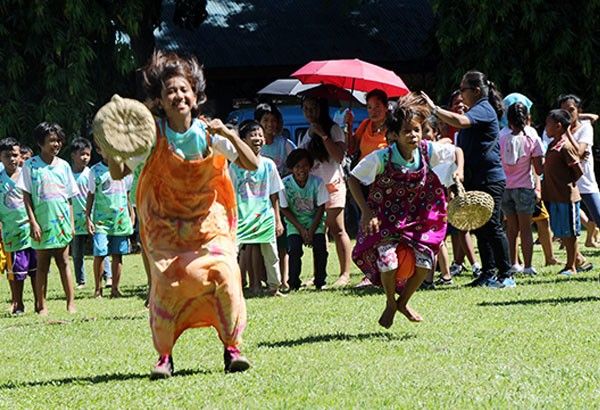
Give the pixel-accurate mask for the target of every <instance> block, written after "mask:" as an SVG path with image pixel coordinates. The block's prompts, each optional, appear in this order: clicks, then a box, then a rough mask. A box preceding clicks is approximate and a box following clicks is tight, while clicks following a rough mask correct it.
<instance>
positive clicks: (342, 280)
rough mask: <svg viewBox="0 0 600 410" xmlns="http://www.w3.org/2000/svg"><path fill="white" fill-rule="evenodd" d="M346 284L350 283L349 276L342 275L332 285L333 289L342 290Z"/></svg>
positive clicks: (346, 274) (347, 274)
mask: <svg viewBox="0 0 600 410" xmlns="http://www.w3.org/2000/svg"><path fill="white" fill-rule="evenodd" d="M348 283H350V274H349V273H342V274H341V275H340V277H339V278H338V279H337V280H336V281H335V283H334V284H333V287H334V288H342V287H344V286H348Z"/></svg>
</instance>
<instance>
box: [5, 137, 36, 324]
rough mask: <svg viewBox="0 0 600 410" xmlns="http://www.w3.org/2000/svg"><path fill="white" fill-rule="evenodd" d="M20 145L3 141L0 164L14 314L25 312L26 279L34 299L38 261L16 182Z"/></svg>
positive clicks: (8, 139)
mask: <svg viewBox="0 0 600 410" xmlns="http://www.w3.org/2000/svg"><path fill="white" fill-rule="evenodd" d="M20 155H21V154H20V152H19V143H18V142H17V141H16V140H15V139H14V138H4V139H3V140H0V161H2V165H4V170H3V171H2V172H0V223H1V225H2V241H3V243H4V247H5V250H6V256H7V268H8V269H7V270H8V280H9V282H10V293H11V303H12V305H11V313H12V314H13V315H18V314H22V313H24V312H25V305H24V304H23V284H24V282H25V278H27V276H29V277H30V279H31V287H32V289H33V294H34V296H35V273H36V270H37V259H36V256H35V251H34V250H33V249H32V248H31V237H30V236H29V229H30V228H29V218H28V217H27V211H26V210H25V203H24V202H23V192H22V191H21V190H20V189H19V188H17V183H16V179H17V178H18V176H19V174H20V173H21V168H20V167H19V166H18V165H19V158H20Z"/></svg>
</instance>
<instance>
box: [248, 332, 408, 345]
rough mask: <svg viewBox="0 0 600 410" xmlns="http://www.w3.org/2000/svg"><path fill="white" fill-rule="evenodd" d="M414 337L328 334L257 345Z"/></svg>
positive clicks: (372, 333)
mask: <svg viewBox="0 0 600 410" xmlns="http://www.w3.org/2000/svg"><path fill="white" fill-rule="evenodd" d="M416 337H417V336H416V335H415V334H414V333H405V334H403V335H395V334H393V333H386V332H371V333H359V334H355V335H352V334H346V333H330V334H326V335H314V336H306V337H301V338H299V339H290V340H281V341H279V342H261V343H259V344H258V347H259V348H260V347H294V346H300V345H304V344H311V343H326V342H335V341H353V340H367V339H384V340H410V339H414V338H416Z"/></svg>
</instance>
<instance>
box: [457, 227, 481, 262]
mask: <svg viewBox="0 0 600 410" xmlns="http://www.w3.org/2000/svg"><path fill="white" fill-rule="evenodd" d="M459 240H460V242H461V243H462V246H463V250H464V252H465V256H466V257H467V259H468V260H469V263H470V264H471V266H473V265H474V264H475V263H476V262H477V260H476V259H475V248H473V240H472V239H471V233H469V232H464V231H461V232H460V233H459Z"/></svg>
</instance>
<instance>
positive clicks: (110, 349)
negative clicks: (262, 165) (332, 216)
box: [0, 245, 600, 408]
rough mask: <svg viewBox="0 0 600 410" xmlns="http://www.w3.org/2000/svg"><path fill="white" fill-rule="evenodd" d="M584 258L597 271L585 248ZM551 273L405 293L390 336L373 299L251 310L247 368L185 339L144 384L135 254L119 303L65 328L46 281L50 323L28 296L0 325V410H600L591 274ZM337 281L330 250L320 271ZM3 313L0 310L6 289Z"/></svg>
mask: <svg viewBox="0 0 600 410" xmlns="http://www.w3.org/2000/svg"><path fill="white" fill-rule="evenodd" d="M584 253H585V254H586V255H587V256H588V257H589V258H590V260H591V261H592V262H593V263H594V264H595V265H596V266H597V268H598V267H600V259H598V257H597V251H595V250H589V249H584ZM310 256H311V255H310V254H308V255H306V256H305V258H306V257H308V258H310ZM558 257H559V258H561V259H562V260H564V258H565V255H564V253H563V252H562V251H558ZM306 262H307V263H306V264H305V266H306V267H308V266H310V262H309V259H307V260H306ZM535 262H536V266H538V267H539V266H541V263H542V256H541V249H539V247H537V246H536V257H535ZM86 264H87V270H88V276H89V272H91V261H90V260H88V261H86ZM558 270H559V269H557V268H556V267H552V268H540V269H538V272H539V275H538V276H537V277H535V278H531V279H529V278H518V286H517V288H515V289H506V290H491V289H470V288H465V287H463V286H462V285H464V284H465V283H466V282H468V281H469V280H470V278H469V277H466V276H463V277H460V278H458V279H457V280H456V284H455V285H453V286H450V287H446V288H443V289H439V288H438V289H437V290H432V291H421V292H417V294H416V295H415V296H414V298H413V300H412V304H411V305H412V306H413V307H414V308H415V309H416V310H417V311H418V312H419V313H421V314H422V315H423V316H424V318H425V321H424V322H423V323H420V324H413V323H410V322H408V321H407V320H405V319H404V318H403V317H401V316H397V317H396V322H395V324H394V326H393V327H392V328H391V329H390V330H389V331H388V330H384V329H383V328H381V327H379V326H378V325H377V319H378V317H379V315H380V313H381V310H382V309H383V307H384V297H383V295H382V294H381V292H380V291H378V290H376V289H366V290H355V289H351V288H350V289H343V290H325V291H322V292H316V291H311V290H304V291H300V292H297V293H294V294H292V295H290V296H288V297H287V298H285V299H280V298H277V299H275V298H255V299H250V300H249V301H248V316H249V324H248V328H247V331H246V332H245V344H244V352H245V354H246V355H247V356H248V358H249V359H250V360H251V361H252V363H253V368H252V369H251V370H250V371H248V372H246V373H243V374H231V375H225V374H224V373H223V363H222V347H221V344H220V342H219V340H218V339H217V337H216V333H215V331H214V330H212V329H193V330H190V331H188V332H186V333H184V334H183V336H182V337H181V338H180V340H179V342H178V343H177V345H176V347H175V351H174V358H175V368H176V377H173V378H171V379H168V380H161V381H155V382H151V381H150V380H149V379H148V374H149V371H150V369H151V368H152V366H153V364H154V362H155V359H156V354H155V352H154V349H153V347H152V343H151V336H150V329H149V327H148V320H147V316H148V315H147V310H146V309H145V308H144V306H143V297H144V292H145V289H144V287H143V286H142V284H143V283H144V281H145V277H144V273H143V268H142V265H141V259H140V257H139V255H132V256H128V257H126V258H125V274H124V286H123V290H124V292H125V294H126V297H125V298H123V299H118V300H110V299H103V300H96V299H93V298H92V297H91V295H92V289H91V287H90V286H88V288H86V289H84V290H82V291H79V292H78V293H77V307H78V310H79V312H78V313H77V314H76V315H73V316H70V315H68V314H67V313H66V311H65V303H64V300H63V298H64V296H63V294H62V290H61V287H60V281H59V280H58V275H57V273H56V271H55V270H54V271H53V273H52V274H51V278H50V285H49V288H50V291H49V298H50V302H49V308H50V316H49V317H48V318H43V319H42V318H38V317H37V316H36V315H35V314H33V313H32V310H33V309H32V301H31V291H30V289H29V288H26V290H27V291H26V294H27V295H28V300H27V312H26V314H25V315H24V316H21V317H11V316H10V315H9V314H8V313H6V310H4V309H3V312H2V314H1V315H0V346H2V348H1V349H0V360H1V363H2V370H1V371H0V408H59V407H60V408H65V407H68V408H151V407H154V408H342V407H344V408H348V407H352V408H392V407H393V408H422V407H425V408H464V407H467V408H492V407H493V408H508V407H511V408H514V407H518V408H542V407H543V408H591V407H596V406H598V404H599V403H600V365H599V364H600V315H599V314H600V283H599V281H598V270H597V269H594V271H592V272H589V273H585V274H579V275H577V276H575V277H572V278H559V277H557V275H556V273H557V272H558ZM337 271H338V268H337V259H336V258H335V255H334V248H333V246H331V245H330V262H329V269H328V272H330V274H331V275H332V276H333V275H335V273H336V272H337ZM352 279H353V282H354V283H356V282H358V281H359V280H360V275H359V273H358V270H357V269H356V268H354V271H353V278H352ZM0 300H2V301H3V302H6V304H7V303H8V301H9V290H8V285H7V283H6V280H5V278H3V279H2V281H1V282H0ZM593 403H596V404H595V405H594V404H593Z"/></svg>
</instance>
